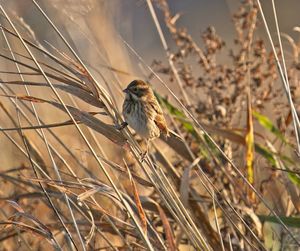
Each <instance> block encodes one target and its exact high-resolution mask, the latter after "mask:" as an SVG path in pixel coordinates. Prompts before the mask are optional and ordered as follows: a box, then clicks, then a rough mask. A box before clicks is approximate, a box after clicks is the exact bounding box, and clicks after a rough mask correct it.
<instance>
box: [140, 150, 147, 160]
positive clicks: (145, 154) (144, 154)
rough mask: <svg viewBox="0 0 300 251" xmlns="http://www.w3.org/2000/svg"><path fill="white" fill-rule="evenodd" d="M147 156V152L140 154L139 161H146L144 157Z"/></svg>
mask: <svg viewBox="0 0 300 251" xmlns="http://www.w3.org/2000/svg"><path fill="white" fill-rule="evenodd" d="M147 155H148V151H145V152H143V153H141V156H140V161H141V162H144V161H145V159H146V157H147Z"/></svg>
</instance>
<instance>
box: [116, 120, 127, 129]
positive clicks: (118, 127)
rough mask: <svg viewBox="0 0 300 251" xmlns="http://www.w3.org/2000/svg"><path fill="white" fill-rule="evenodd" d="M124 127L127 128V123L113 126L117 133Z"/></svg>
mask: <svg viewBox="0 0 300 251" xmlns="http://www.w3.org/2000/svg"><path fill="white" fill-rule="evenodd" d="M126 126H128V123H127V122H122V124H121V125H115V128H116V129H117V130H118V131H121V130H123V129H124V128H125V127H126Z"/></svg>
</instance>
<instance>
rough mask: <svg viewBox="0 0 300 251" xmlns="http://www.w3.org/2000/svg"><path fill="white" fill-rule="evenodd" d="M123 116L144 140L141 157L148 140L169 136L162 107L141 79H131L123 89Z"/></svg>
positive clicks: (147, 146)
mask: <svg viewBox="0 0 300 251" xmlns="http://www.w3.org/2000/svg"><path fill="white" fill-rule="evenodd" d="M123 92H125V94H126V95H125V99H124V103H123V107H122V108H123V109H122V113H123V117H124V120H125V123H124V124H123V126H127V125H129V126H130V127H131V128H132V129H133V130H134V131H135V132H136V133H137V134H138V135H140V136H141V137H142V138H143V139H145V140H146V151H145V152H144V153H143V154H142V159H143V158H144V157H145V156H146V155H147V154H148V149H149V142H150V141H151V140H153V139H155V138H158V137H160V135H161V134H163V135H165V136H166V137H168V136H169V129H168V126H167V122H166V119H165V117H164V114H163V112H162V109H161V107H160V105H159V103H158V101H157V99H156V97H155V95H154V93H153V90H152V88H151V87H150V85H149V84H147V83H145V82H144V81H142V80H133V81H132V82H131V83H130V84H129V85H128V86H127V87H126V88H125V89H124V90H123Z"/></svg>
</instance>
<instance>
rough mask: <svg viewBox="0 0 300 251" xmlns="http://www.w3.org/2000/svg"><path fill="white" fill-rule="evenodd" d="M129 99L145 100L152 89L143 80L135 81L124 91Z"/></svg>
mask: <svg viewBox="0 0 300 251" xmlns="http://www.w3.org/2000/svg"><path fill="white" fill-rule="evenodd" d="M123 92H125V93H126V94H127V95H128V96H129V97H132V98H133V99H135V100H139V99H144V98H145V97H147V96H148V95H149V94H151V88H150V86H149V85H148V84H146V83H145V82H144V81H142V80H133V81H132V82H131V83H130V84H129V85H128V86H127V88H126V89H124V90H123Z"/></svg>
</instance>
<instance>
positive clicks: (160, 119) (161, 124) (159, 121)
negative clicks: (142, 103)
mask: <svg viewBox="0 0 300 251" xmlns="http://www.w3.org/2000/svg"><path fill="white" fill-rule="evenodd" d="M151 106H152V108H153V109H154V110H155V112H156V115H155V117H154V122H155V124H156V125H157V127H158V128H159V130H160V131H161V132H162V133H163V134H165V135H167V136H169V130H168V127H167V122H166V119H165V117H164V114H163V112H162V110H161V108H160V106H159V104H158V101H157V100H153V101H152V102H151Z"/></svg>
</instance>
